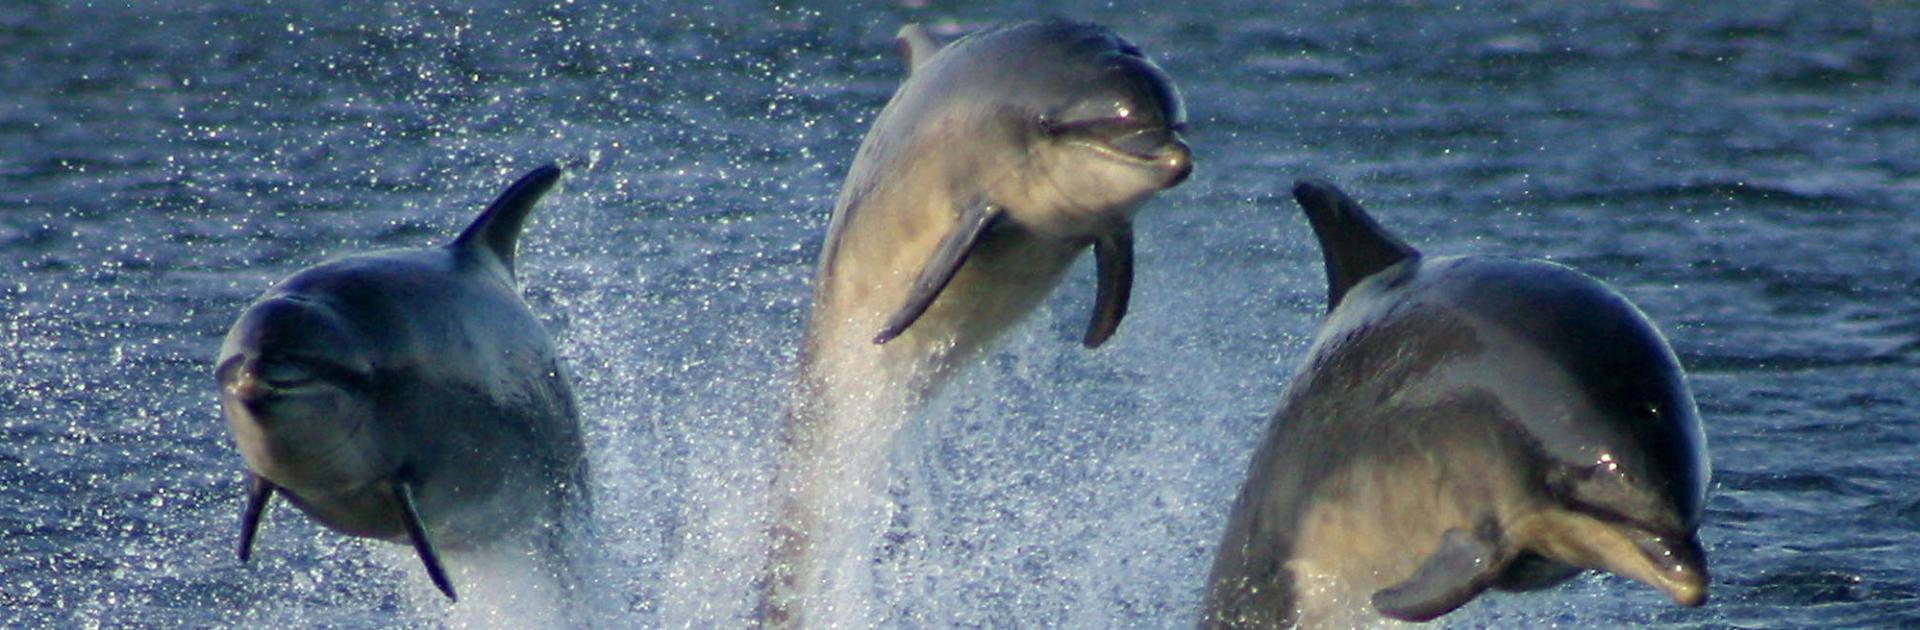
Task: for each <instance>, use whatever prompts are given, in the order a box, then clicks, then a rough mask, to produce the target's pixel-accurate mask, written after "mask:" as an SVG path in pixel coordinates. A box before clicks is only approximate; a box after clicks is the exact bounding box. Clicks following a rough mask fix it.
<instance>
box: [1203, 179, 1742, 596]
mask: <svg viewBox="0 0 1920 630" xmlns="http://www.w3.org/2000/svg"><path fill="white" fill-rule="evenodd" d="M1294 196H1295V198H1296V200H1298V202H1299V204H1300V206H1301V208H1303V209H1304V210H1305V211H1306V215H1307V220H1308V222H1309V223H1310V224H1311V225H1312V227H1313V231H1314V234H1315V235H1316V236H1318V238H1319V241H1320V247H1321V250H1322V253H1323V254H1324V256H1325V262H1326V268H1327V280H1328V288H1327V305H1328V306H1327V308H1328V311H1327V315H1326V318H1325V320H1324V321H1323V322H1322V323H1321V325H1320V329H1319V331H1318V333H1317V334H1316V335H1315V337H1314V341H1313V344H1312V346H1311V347H1310V348H1309V350H1308V354H1307V358H1306V360H1305V361H1303V362H1302V363H1301V365H1300V367H1299V369H1298V371H1297V372H1296V373H1295V375H1294V377H1293V380H1292V382H1291V383H1290V384H1289V385H1288V386H1287V388H1286V390H1285V392H1284V393H1283V394H1282V396H1281V403H1280V408H1279V410H1278V411H1277V412H1276V413H1275V414H1274V418H1273V420H1272V422H1271V423H1270V424H1269V425H1268V427H1267V430H1266V433H1265V435H1264V436H1263V437H1262V438H1261V441H1260V445H1259V447H1258V449H1257V450H1256V451H1255V452H1254V455H1253V459H1252V462H1251V465H1250V466H1249V467H1248V472H1247V479H1246V484H1245V486H1243V487H1242V489H1241V491H1240V495H1239V498H1238V499H1237V500H1236V501H1235V502H1234V505H1233V511H1232V513H1231V515H1230V516H1229V517H1228V523H1227V528H1226V533H1225V535H1224V536H1223V537H1222V538H1221V541H1220V545H1219V548H1218V553H1217V555H1216V556H1215V559H1214V564H1213V571H1212V575H1211V577H1209V578H1208V583H1207V594H1206V598H1205V604H1204V610H1203V613H1202V619H1201V620H1200V627H1203V628H1213V627H1219V628H1267V627H1286V626H1296V625H1297V626H1304V627H1338V626H1351V625H1356V624H1363V623H1367V621H1368V620H1369V619H1377V617H1374V615H1375V614H1377V615H1380V616H1385V617H1388V618H1392V619H1399V620H1404V621H1425V620H1430V619H1433V618H1436V617H1439V616H1441V615H1445V614H1447V613H1448V612H1450V611H1453V610H1454V609H1456V608H1459V607H1460V606H1462V605H1464V604H1466V603H1467V602H1468V601H1470V600H1472V599H1473V598H1474V597H1477V596H1479V595H1480V594H1481V593H1483V592H1486V591H1487V590H1488V589H1500V590H1508V591H1523V590H1533V589H1542V588H1547V587H1550V586H1553V585H1555V584H1558V583H1560V582H1563V581H1565V580H1567V579H1568V578H1570V577H1572V576H1573V575H1575V574H1577V573H1579V572H1580V571H1582V570H1586V569H1594V570H1600V571H1606V572H1609V573H1613V574H1616V575H1619V576H1622V577H1626V578H1629V579H1632V580H1635V581H1638V582H1642V583H1644V584H1647V585H1649V586H1652V587H1653V588H1655V589H1658V590H1659V591H1660V592H1662V593H1664V594H1665V595H1666V596H1667V597H1669V598H1671V599H1672V600H1673V601H1674V602H1675V603H1676V604H1679V605H1682V606H1697V605H1699V604H1701V603H1702V602H1703V601H1705V599H1706V596H1707V564H1706V555H1705V552H1704V551H1703V550H1702V548H1701V545H1700V540H1699V537H1698V535H1697V529H1698V528H1699V525H1700V518H1701V510H1702V505H1703V504H1704V503H1705V501H1706V493H1707V483H1708V477H1709V475H1710V464H1709V461H1708V456H1707V448H1706V437H1705V434H1704V433H1703V432H1702V430H1701V426H1700V418H1699V414H1698V412H1697V411H1696V409H1695V407H1694V401H1693V396H1692V394H1691V393H1689V391H1688V389H1687V384H1686V379H1685V376H1684V374H1683V373H1682V371H1681V368H1680V362H1679V360H1678V359H1677V358H1675V356H1674V353H1673V350H1672V349H1671V348H1670V347H1669V346H1668V344H1667V341H1666V339H1665V338H1664V337H1662V336H1661V334H1660V332H1659V330H1658V329H1656V328H1655V326H1654V324H1653V322H1652V321H1650V320H1648V319H1647V317H1646V315H1644V314H1643V313H1641V312H1640V310H1639V309H1638V308H1636V307H1634V305H1633V304H1632V303H1630V302H1628V301H1627V299H1626V298H1625V297H1622V296H1621V295H1620V294H1619V293H1617V292H1615V291H1614V290H1612V289H1610V288H1608V287H1607V285H1605V284H1603V283H1601V282H1600V281H1598V280H1595V279H1593V278H1591V277H1589V276H1587V275H1584V274H1582V273H1580V272H1578V271H1575V270H1573V269H1570V268H1567V267H1564V266H1561V265H1558V264H1554V263H1550V262H1545V261H1539V260H1524V259H1515V258H1506V257H1496V256H1463V257H1441V258H1432V259H1429V258H1426V257H1425V256H1422V255H1421V253H1420V252H1419V251H1417V250H1415V249H1414V248H1413V247H1411V246H1409V245H1408V244H1407V243H1406V242H1405V241H1402V240H1401V239H1400V238H1399V237H1398V236H1396V235H1394V234H1393V233H1391V232H1389V231H1387V230H1386V229H1385V228H1382V227H1381V226H1380V224H1379V223H1377V222H1375V221H1374V220H1373V218H1372V217H1370V216H1369V215H1368V214H1367V212H1366V211H1365V210H1363V209H1361V207H1360V206H1359V204H1357V203H1355V202H1354V201H1353V200H1352V199H1350V198H1348V197H1347V196H1346V195H1345V194H1344V193H1342V192H1341V191H1340V190H1339V189H1338V188H1335V187H1333V186H1332V185H1329V184H1325V183H1319V182H1302V183H1300V184H1299V185H1297V186H1296V187H1295V188H1294Z"/></svg>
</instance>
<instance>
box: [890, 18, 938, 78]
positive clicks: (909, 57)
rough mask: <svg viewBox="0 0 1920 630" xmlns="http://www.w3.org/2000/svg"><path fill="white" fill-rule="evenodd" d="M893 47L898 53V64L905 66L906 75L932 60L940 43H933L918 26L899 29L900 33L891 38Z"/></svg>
mask: <svg viewBox="0 0 1920 630" xmlns="http://www.w3.org/2000/svg"><path fill="white" fill-rule="evenodd" d="M893 47H894V50H896V51H898V52H899V53H900V62H901V63H903V64H905V65H906V66H907V74H908V75H912V74H913V71H914V70H916V69H918V68H919V67H920V64H923V63H926V62H927V60H928V59H930V58H932V57H933V53H937V52H940V42H937V41H934V40H933V36H932V35H928V34H927V29H924V28H920V25H919V24H908V25H906V26H902V27H900V32H899V33H897V34H895V35H894V36H893Z"/></svg>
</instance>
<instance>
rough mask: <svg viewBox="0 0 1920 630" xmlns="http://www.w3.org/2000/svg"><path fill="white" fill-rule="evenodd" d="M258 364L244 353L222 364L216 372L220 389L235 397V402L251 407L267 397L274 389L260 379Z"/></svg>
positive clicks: (229, 358)
mask: <svg viewBox="0 0 1920 630" xmlns="http://www.w3.org/2000/svg"><path fill="white" fill-rule="evenodd" d="M258 363H259V362H258V361H255V360H253V359H250V358H248V357H247V355H246V354H244V353H243V354H236V355H234V356H232V357H228V358H227V360H225V361H222V362H220V366H219V367H218V368H215V370H214V376H215V377H216V378H217V379H218V380H219V382H220V389H221V390H223V391H224V392H225V393H226V394H227V395H228V396H231V397H233V400H234V401H236V402H239V403H241V404H243V405H247V406H249V407H251V406H252V405H253V404H254V403H255V402H258V401H259V400H260V399H261V398H264V397H266V395H267V394H268V393H269V392H270V391H272V389H273V387H272V386H271V385H269V384H268V383H267V382H266V380H265V379H262V378H260V371H259V370H258V369H256V367H257V366H258Z"/></svg>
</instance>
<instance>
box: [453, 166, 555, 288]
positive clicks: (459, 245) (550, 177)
mask: <svg viewBox="0 0 1920 630" xmlns="http://www.w3.org/2000/svg"><path fill="white" fill-rule="evenodd" d="M561 173H562V171H561V170H560V167H559V166H558V165H555V164H547V165H544V166H541V167H540V168H536V169H533V172H531V173H527V174H526V175H525V176H522V177H521V178H520V179H519V180H516V181H514V182H513V185H511V186H508V187H507V191H506V192H503V193H500V197H499V198H498V199H494V200H493V203H492V204H491V205H488V206H487V209H486V211H484V212H481V213H480V218H478V219H474V220H473V225H469V226H467V229H466V231H464V232H461V233H460V236H459V237H457V238H455V239H453V244H452V245H449V246H448V247H449V248H451V249H453V250H454V251H456V252H482V253H486V254H489V255H492V256H493V258H494V259H496V260H499V261H500V265H501V266H503V267H506V269H507V275H508V276H512V275H513V246H514V243H517V242H519V240H520V228H521V227H522V226H524V225H526V223H527V215H528V214H529V213H531V212H533V206H534V204H536V203H539V201H540V197H541V196H542V195H545V194H547V190H548V189H551V188H553V184H554V183H555V182H558V181H560V175H561Z"/></svg>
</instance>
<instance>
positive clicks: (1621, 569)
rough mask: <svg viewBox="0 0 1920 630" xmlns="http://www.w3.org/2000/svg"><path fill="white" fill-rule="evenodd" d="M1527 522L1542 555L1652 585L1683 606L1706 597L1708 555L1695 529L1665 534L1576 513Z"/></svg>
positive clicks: (1546, 516) (1702, 601)
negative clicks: (1693, 531) (1682, 532)
mask: <svg viewBox="0 0 1920 630" xmlns="http://www.w3.org/2000/svg"><path fill="white" fill-rule="evenodd" d="M1527 525H1528V527H1527V528H1526V529H1528V530H1531V531H1530V532H1528V536H1527V537H1528V538H1530V539H1532V540H1533V543H1532V544H1533V545H1536V546H1537V547H1538V549H1539V551H1540V552H1541V553H1542V555H1546V556H1548V557H1551V558H1554V559H1557V560H1560V561H1562V562H1565V563H1567V564H1571V565H1574V566H1577V567H1585V568H1589V569H1598V570H1601V571H1606V572H1608V573H1612V574H1614V575H1618V576H1620V577H1623V578H1627V579H1629V580H1633V581H1635V582H1639V583H1641V584H1645V585H1647V586H1651V587H1653V588H1655V589H1658V590H1659V591H1660V592H1661V593H1662V594H1665V595H1666V596H1667V598H1668V599H1671V600H1673V603H1675V604H1678V605H1681V606H1688V607H1692V606H1699V605H1700V604H1703V603H1706V601H1707V583H1708V580H1707V577H1708V576H1707V554H1706V552H1705V551H1704V550H1703V549H1702V548H1701V547H1700V539H1699V537H1698V536H1697V535H1696V534H1694V533H1692V532H1687V533H1684V534H1660V533H1655V532H1653V531H1651V530H1647V529H1642V528H1640V527H1636V526H1634V525H1630V524H1623V523H1616V522H1609V521H1602V520H1600V519H1596V518H1593V517H1591V516H1588V515H1585V514H1581V513H1577V512H1571V511H1561V512H1558V513H1553V514H1550V515H1543V516H1542V517H1540V518H1537V519H1535V520H1534V521H1533V522H1530V523H1528V524H1527Z"/></svg>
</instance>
